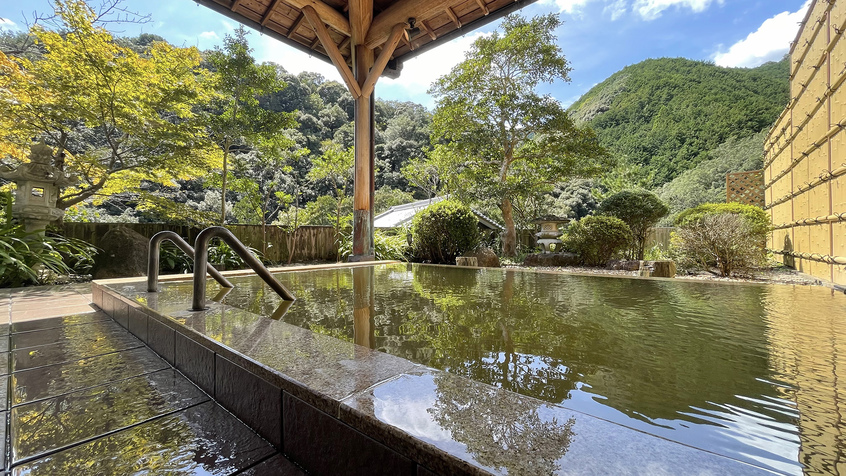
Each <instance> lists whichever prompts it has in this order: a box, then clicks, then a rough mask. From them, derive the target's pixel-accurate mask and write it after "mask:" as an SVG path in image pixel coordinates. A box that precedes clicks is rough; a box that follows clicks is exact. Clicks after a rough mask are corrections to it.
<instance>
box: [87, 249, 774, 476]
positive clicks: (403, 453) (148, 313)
mask: <svg viewBox="0 0 846 476" xmlns="http://www.w3.org/2000/svg"><path fill="white" fill-rule="evenodd" d="M373 264H385V262H377V263H373V262H371V263H357V264H356V265H357V266H369V265H373ZM333 267H337V265H320V266H317V267H312V266H309V267H296V268H281V269H278V270H276V271H277V272H297V271H304V270H308V269H327V268H333ZM344 267H347V266H346V265H344ZM231 273H232V274H233V275H238V274H244V273H239V272H231ZM173 280H179V281H182V280H190V276H186V275H181V276H169V277H167V279H165V281H173ZM138 281H139V278H129V279H114V280H99V281H95V282H93V283H92V300H93V302H94V304H96V305H97V306H98V307H100V308H101V309H103V311H104V312H106V314H109V315H110V316H111V317H112V318H113V319H115V321H117V322H118V323H119V324H121V325H122V326H124V327H126V328H127V329H128V330H129V331H130V332H131V333H133V334H134V335H136V336H137V337H139V338H140V339H141V340H143V341H144V342H145V343H147V344H148V345H149V346H150V348H151V349H153V350H154V351H155V352H157V353H159V355H161V356H162V357H163V358H164V359H165V360H167V361H168V362H169V363H171V364H172V365H174V366H175V367H176V368H177V369H179V370H180V371H182V372H183V373H184V374H185V375H186V376H187V377H188V378H189V379H191V380H192V381H194V382H195V383H197V385H198V386H200V388H202V389H203V390H205V391H206V392H207V393H209V395H211V396H212V397H213V398H214V399H215V400H217V401H218V402H219V403H221V404H222V405H223V406H224V407H225V408H227V410H229V411H231V412H232V413H233V414H235V415H236V416H238V417H239V418H240V419H242V420H243V421H244V422H245V423H247V424H248V425H250V426H251V427H253V428H254V429H255V430H256V431H257V432H258V433H259V434H260V435H262V436H263V437H264V438H266V439H267V440H268V441H270V442H271V443H272V444H274V445H275V446H277V447H278V448H279V449H280V450H282V451H283V452H285V453H286V454H288V455H289V456H291V457H292V459H293V460H294V461H297V462H298V463H299V464H300V465H302V466H303V467H304V468H306V469H307V470H309V469H311V470H312V471H313V472H314V473H316V474H323V473H331V472H334V471H337V470H338V469H343V470H344V472H345V473H347V474H353V473H359V474H376V473H374V472H373V468H367V467H362V468H358V469H359V470H358V471H350V469H351V468H349V467H347V466H341V467H331V466H330V467H326V463H325V460H327V459H329V460H335V462H336V464H337V463H338V462H344V463H345V464H346V463H348V462H349V458H355V457H361V456H362V455H376V456H375V459H374V460H375V461H378V465H379V470H380V471H378V472H379V473H382V474H417V475H431V474H473V475H481V474H501V473H502V471H498V470H497V468H491V467H487V468H486V467H484V465H483V464H481V463H479V462H478V461H475V460H473V458H472V457H471V458H469V459H468V458H467V457H466V455H465V457H464V458H462V457H460V456H457V455H454V454H452V453H451V452H450V451H447V450H445V449H443V448H440V447H438V446H437V445H436V444H434V443H433V442H428V441H424V440H423V439H421V438H419V437H417V436H414V435H412V434H411V433H409V431H408V428H401V427H399V426H395V425H392V424H390V423H387V422H385V421H383V420H382V419H380V418H378V417H376V416H375V415H374V414H373V411H372V408H367V407H368V405H370V402H369V401H368V398H370V396H372V395H374V394H375V393H376V392H377V391H378V390H380V388H382V387H388V386H390V385H391V384H392V383H393V382H396V381H397V380H399V379H403V378H405V377H409V376H414V375H424V374H425V375H432V376H437V377H442V378H447V379H449V380H452V381H456V382H462V381H466V382H463V383H466V384H467V385H468V386H473V385H475V386H479V385H482V386H485V387H487V388H488V390H489V391H491V392H493V393H494V394H495V395H497V397H496V398H499V397H500V396H501V397H502V399H503V400H508V399H511V400H514V399H515V398H516V400H517V401H529V400H532V401H535V403H536V404H537V405H538V406H542V407H545V408H548V409H553V411H558V410H559V409H560V410H561V413H562V414H563V413H564V412H572V411H571V410H568V409H566V408H564V407H561V406H559V405H553V404H549V403H547V402H542V401H540V400H536V399H534V398H532V397H525V396H522V395H518V394H514V393H513V392H510V391H507V390H502V389H499V388H495V387H491V386H488V385H486V384H481V383H479V382H475V381H472V380H470V379H467V378H465V377H461V376H456V375H453V374H448V373H446V372H442V371H440V370H436V369H430V368H427V367H424V366H421V365H419V364H415V363H413V362H410V361H406V362H407V363H408V364H409V365H408V368H403V369H402V370H401V371H397V372H395V373H393V374H391V375H388V376H386V377H385V378H382V379H381V380H379V381H377V382H375V383H374V384H373V385H372V386H370V387H369V388H367V389H363V390H359V391H357V392H355V393H352V394H347V395H340V396H338V395H336V396H330V395H327V394H326V393H324V392H321V391H319V390H317V389H315V388H313V387H312V386H309V384H308V382H301V381H298V380H297V379H295V378H292V377H290V376H289V375H285V374H284V373H282V372H280V371H278V370H275V369H274V368H272V367H269V366H267V365H265V364H263V363H261V362H259V361H258V360H256V359H253V358H251V357H249V356H247V355H244V354H242V353H241V352H239V351H238V350H236V349H233V348H230V347H229V346H227V345H225V344H223V343H221V342H218V341H216V340H214V339H213V338H211V337H208V336H206V335H205V334H202V333H200V332H197V331H196V330H194V329H191V328H190V327H187V326H185V325H183V324H181V323H180V322H177V321H176V320H174V319H173V318H171V317H168V316H167V315H164V314H161V313H159V312H157V311H156V310H154V309H151V308H149V307H147V306H145V305H143V304H141V303H139V302H136V301H134V300H132V299H130V298H128V297H126V296H124V295H121V294H120V293H119V292H118V291H117V290H114V289H110V288H109V285H118V284H126V283H137V282H138ZM186 304H187V303H186ZM242 312H246V311H242ZM298 329H299V328H298ZM306 332H309V333H310V332H311V331H306ZM322 337H325V338H327V339H334V338H331V337H328V336H322ZM336 340H337V339H336ZM350 345H354V344H350ZM362 349H366V348H362ZM366 352H370V353H372V352H377V351H371V350H370V349H366ZM180 353H188V354H190V355H181V354H180ZM380 354H381V353H380ZM383 355H388V354H383ZM390 357H391V358H393V359H400V360H405V359H401V358H399V357H394V356H390ZM198 362H204V363H205V366H206V368H200V367H202V364H198ZM236 374H238V375H239V376H237V377H234V375H236ZM227 378H231V379H233V380H238V381H239V382H240V383H241V384H240V385H236V386H235V387H234V388H233V387H232V386H231V385H226V384H225V383H224V382H223V381H224V380H225V379H227ZM243 391H249V392H250V393H251V395H252V399H251V400H250V401H249V404H245V401H244V399H243V398H238V397H237V395H236V394H238V393H240V392H243ZM362 401H364V402H365V405H364V407H363V406H362V404H361V402H362ZM268 411H269V412H270V413H268ZM268 414H271V415H273V414H276V415H279V418H275V417H270V418H268ZM582 416H583V417H584V418H587V419H595V420H598V421H601V422H604V423H606V424H608V425H613V427H619V429H620V430H621V431H623V432H634V433H638V434H641V435H643V436H644V437H645V438H646V440H645V441H646V442H647V444H648V443H649V442H650V441H653V440H652V439H654V442H655V444H657V445H658V446H660V445H661V444H669V445H676V446H679V447H683V448H685V450H684V451H687V452H692V453H691V454H695V455H700V454H706V455H709V458H711V459H714V458H716V461H717V463H718V466H719V465H720V464H723V463H724V464H725V465H726V467H731V468H732V469H733V470H740V471H739V473H746V472H749V473H759V472H761V473H764V474H768V473H769V471H766V470H765V469H763V468H760V467H757V466H752V465H749V464H747V463H744V462H741V461H737V460H734V459H732V458H729V457H726V456H723V455H717V454H714V453H710V452H707V451H704V450H701V449H697V448H693V447H689V446H686V445H683V444H681V443H677V442H673V441H669V440H664V439H663V438H660V437H657V436H654V435H649V434H645V433H641V432H639V431H637V430H633V429H630V428H628V427H625V426H621V425H618V424H615V423H608V422H606V421H605V420H602V419H599V418H596V417H593V416H590V415H585V414H582ZM271 420H272V421H271ZM306 420H307V421H306ZM309 426H314V427H315V428H319V429H320V430H321V431H320V432H317V433H316V432H315V431H311V430H312V428H307V427H309ZM318 433H319V434H318ZM326 435H331V436H332V437H330V438H326ZM658 441H661V442H663V443H661V444H658V443H657V442H658ZM345 444H346V445H347V446H348V447H347V448H346V449H344V448H339V446H344V445H345ZM315 447H316V448H318V449H317V450H315V449H314V448H315ZM332 451H334V452H336V453H337V454H335V455H333V457H329V458H327V452H332ZM315 452H317V453H319V456H318V457H316V458H315V456H314V454H313V453H315ZM606 456H612V455H606ZM597 457H598V458H599V457H600V455H597ZM659 459H660V458H659ZM317 460H320V461H317ZM578 467H579V464H576V465H575V467H574V468H570V469H566V468H565V469H563V471H562V472H567V473H569V472H571V471H573V470H575V469H577V468H578ZM582 469H585V468H582ZM676 469H680V468H679V467H676ZM744 469H745V470H747V471H743V470H744ZM733 472H734V471H733Z"/></svg>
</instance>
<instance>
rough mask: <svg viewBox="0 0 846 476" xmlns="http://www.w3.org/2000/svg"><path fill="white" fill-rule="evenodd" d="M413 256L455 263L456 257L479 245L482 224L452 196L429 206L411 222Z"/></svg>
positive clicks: (419, 258)
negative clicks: (452, 198)
mask: <svg viewBox="0 0 846 476" xmlns="http://www.w3.org/2000/svg"><path fill="white" fill-rule="evenodd" d="M411 235H412V238H413V240H414V243H413V246H414V257H415V259H418V260H430V261H431V262H432V263H448V264H455V257H456V256H461V255H462V254H464V253H466V252H468V251H473V250H474V249H476V247H477V246H478V245H479V238H480V236H479V225H478V219H477V218H476V215H475V214H474V213H473V211H472V210H470V208H469V207H467V206H466V205H463V204H461V203H459V202H456V201H453V200H444V201H442V202H438V203H435V204H434V205H431V206H429V207H428V208H426V209H425V210H423V211H421V212H420V213H418V214H417V215H416V216H415V217H414V221H413V223H412V226H411Z"/></svg>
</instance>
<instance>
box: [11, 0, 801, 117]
mask: <svg viewBox="0 0 846 476" xmlns="http://www.w3.org/2000/svg"><path fill="white" fill-rule="evenodd" d="M89 3H91V4H92V5H99V3H100V1H99V0H89ZM808 3H809V2H807V1H806V0H541V1H539V2H537V3H535V4H532V5H530V6H529V7H527V8H524V9H523V10H522V13H523V14H524V15H527V16H531V15H536V14H541V13H549V12H559V13H560V14H561V18H562V19H563V20H564V24H563V26H562V27H561V28H560V29H559V30H558V31H557V32H556V33H557V34H558V42H559V45H560V46H561V49H562V51H563V52H564V55H565V56H566V57H567V58H568V60H569V61H570V62H571V66H572V67H573V71H572V73H571V74H570V78H571V81H570V82H569V83H564V82H562V83H556V84H552V85H547V86H544V88H543V92H545V93H549V94H551V95H553V96H554V97H555V98H557V99H558V100H559V101H561V102H562V103H563V104H565V105H569V104H571V103H572V102H573V101H575V100H576V99H578V98H579V96H581V95H582V94H584V93H585V92H587V91H588V90H589V89H590V88H591V87H593V86H594V85H595V84H597V83H599V82H601V81H602V80H604V79H605V78H607V77H608V76H610V75H611V74H613V73H614V72H616V71H618V70H620V69H622V68H623V67H625V66H627V65H630V64H634V63H638V62H640V61H643V60H645V59H647V58H660V57H684V58H690V59H696V60H707V61H714V62H716V63H717V64H718V65H721V66H730V67H754V66H757V65H759V64H762V63H764V62H766V61H771V60H778V59H780V58H781V57H782V56H783V55H784V54H785V53H786V52H787V50H788V48H789V45H790V42H791V41H792V40H793V39H794V37H795V35H796V32H797V30H798V26H799V25H798V23H799V22H800V21H801V20H802V18H804V15H805V10H806V9H807V7H808ZM125 5H126V6H127V8H128V9H130V10H134V11H137V12H139V13H143V14H147V13H149V14H150V15H151V18H152V21H151V22H149V23H147V24H144V25H131V24H125V25H116V26H114V29H115V30H120V31H122V34H126V35H137V34H138V33H141V32H145V33H154V34H158V35H161V36H163V37H164V38H166V39H167V40H168V41H170V42H171V43H174V44H176V45H181V46H197V47H199V48H201V49H205V48H212V47H214V46H215V45H218V44H220V41H221V39H222V38H223V37H224V36H225V35H226V34H227V33H228V32H231V31H232V29H233V28H234V27H235V26H236V25H235V23H234V22H233V21H232V20H229V19H227V18H225V17H223V16H221V15H219V14H217V13H214V12H213V11H211V10H209V9H208V8H205V7H202V6H198V5H197V4H196V3H194V2H192V1H191V0H168V1H164V0H126V1H125ZM49 10H50V3H49V1H48V0H23V1H20V0H0V28H7V29H24V28H25V25H26V23H27V21H28V20H31V18H32V16H33V12H35V11H39V12H45V11H49ZM497 25H498V22H495V23H493V24H491V25H488V26H487V27H485V28H483V29H481V30H478V31H474V32H472V33H469V34H467V35H465V36H464V37H462V38H459V39H457V40H455V41H453V42H452V43H450V44H448V45H444V46H441V47H440V48H437V49H435V50H433V51H430V52H428V53H425V54H423V55H421V56H419V57H418V58H416V59H413V60H411V61H409V62H407V63H406V64H405V67H404V69H403V73H402V76H401V77H400V79H398V80H387V79H384V78H383V79H382V80H380V82H379V84H378V85H377V94H378V96H379V97H381V98H383V99H396V100H403V101H415V102H419V103H422V104H424V105H426V106H427V107H432V106H433V105H434V103H433V101H432V98H431V97H429V96H428V95H427V94H426V90H427V88H428V86H429V84H430V83H431V82H432V81H433V80H434V79H436V78H437V77H438V76H440V75H442V74H444V73H446V72H448V71H449V69H450V68H451V67H452V66H453V65H455V64H456V63H457V62H459V61H461V60H462V59H463V55H464V52H465V51H466V50H467V49H468V48H469V46H470V44H471V43H472V42H473V40H474V39H475V38H477V37H478V35H484V34H486V33H489V32H490V31H492V30H493V29H495V28H496V26H497ZM250 39H251V44H252V46H253V47H254V49H255V51H254V55H255V56H256V58H257V59H258V60H260V61H273V62H276V63H279V64H281V65H282V66H284V67H285V68H286V69H287V70H288V71H291V72H294V73H299V72H300V71H304V70H305V71H316V72H319V73H321V74H323V75H324V76H326V77H327V78H328V79H334V80H337V81H340V76H339V75H338V74H337V73H336V72H335V70H334V67H333V66H332V65H330V64H328V63H325V62H323V61H321V60H318V59H316V58H314V57H309V56H308V55H306V54H304V53H301V52H299V51H296V50H294V49H292V48H288V47H286V46H284V45H282V44H281V43H279V42H277V41H276V40H273V39H270V38H268V37H266V36H262V35H260V34H259V33H258V32H253V33H252V34H251V35H250Z"/></svg>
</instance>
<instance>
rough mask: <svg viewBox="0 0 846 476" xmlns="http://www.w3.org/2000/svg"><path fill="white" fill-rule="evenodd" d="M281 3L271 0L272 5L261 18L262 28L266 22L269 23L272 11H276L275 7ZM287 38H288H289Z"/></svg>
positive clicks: (279, 0)
mask: <svg viewBox="0 0 846 476" xmlns="http://www.w3.org/2000/svg"><path fill="white" fill-rule="evenodd" d="M281 1H282V0H273V3H271V4H270V6H269V7H267V11H266V12H264V16H262V17H261V26H264V25H265V24H267V22H268V21H270V16H271V15H273V10H276V5H279V3H280V2H281ZM288 38H290V36H289V37H288Z"/></svg>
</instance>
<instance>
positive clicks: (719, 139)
mask: <svg viewBox="0 0 846 476" xmlns="http://www.w3.org/2000/svg"><path fill="white" fill-rule="evenodd" d="M788 69H789V65H788V60H787V59H786V58H785V59H784V60H782V61H780V62H778V63H768V64H765V65H762V66H760V67H758V68H751V69H748V68H722V67H719V66H716V65H714V64H711V63H707V62H702V61H691V60H687V59H681V58H673V59H671V58H662V59H650V60H646V61H643V62H641V63H638V64H635V65H631V66H628V67H626V68H624V69H623V70H621V71H618V72H617V73H615V74H613V75H612V76H611V77H609V78H608V79H606V80H605V81H603V82H602V83H600V84H599V85H597V86H595V87H594V88H593V89H591V90H590V91H589V92H588V93H586V94H585V95H584V96H582V98H580V99H579V100H578V101H577V102H576V103H574V104H573V105H572V106H571V107H570V108H569V111H570V113H571V114H572V116H573V117H575V118H576V121H577V122H578V123H579V124H585V125H588V126H590V127H591V128H593V129H594V130H595V131H596V134H597V137H598V138H599V141H600V143H601V144H602V145H603V146H605V147H607V148H609V149H610V150H611V151H613V152H614V153H616V154H617V155H619V156H621V157H625V158H626V159H627V160H628V161H630V162H631V163H632V164H636V165H638V166H643V167H646V169H647V171H648V172H650V173H654V174H655V183H654V184H653V185H662V184H664V183H667V182H669V181H671V180H672V179H674V178H675V177H677V176H679V175H680V174H681V173H683V172H684V171H686V170H689V169H692V168H693V167H695V166H696V165H698V164H699V163H701V162H703V161H705V160H707V159H709V158H710V155H709V151H712V150H714V149H716V148H717V146H718V145H720V144H722V143H724V142H726V141H727V140H729V139H730V138H732V137H734V138H742V137H749V136H750V135H752V134H755V133H757V132H760V131H762V130H765V129H768V128H769V127H770V126H771V125H772V124H773V122H775V120H776V118H777V117H778V115H779V114H780V113H781V111H782V110H783V109H784V107H785V105H786V104H787V102H788V84H789V82H788V74H789V73H788Z"/></svg>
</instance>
